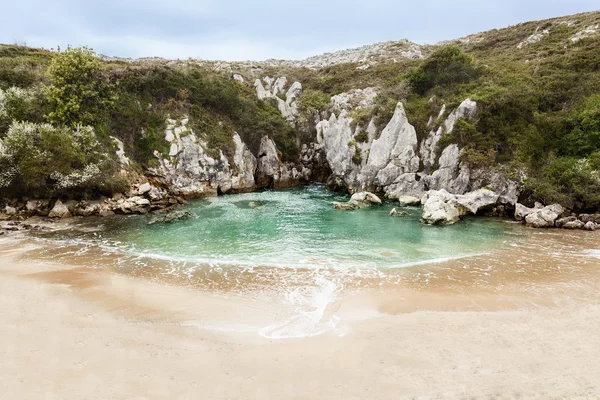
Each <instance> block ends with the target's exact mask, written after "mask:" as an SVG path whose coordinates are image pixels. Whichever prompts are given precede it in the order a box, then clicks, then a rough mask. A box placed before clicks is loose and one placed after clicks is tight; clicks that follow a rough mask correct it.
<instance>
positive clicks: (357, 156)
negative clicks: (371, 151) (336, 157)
mask: <svg viewBox="0 0 600 400" xmlns="http://www.w3.org/2000/svg"><path fill="white" fill-rule="evenodd" d="M353 146H354V154H353V155H352V162H353V163H354V164H356V165H361V164H362V161H363V158H362V150H361V148H360V147H358V144H356V143H354V144H353Z"/></svg>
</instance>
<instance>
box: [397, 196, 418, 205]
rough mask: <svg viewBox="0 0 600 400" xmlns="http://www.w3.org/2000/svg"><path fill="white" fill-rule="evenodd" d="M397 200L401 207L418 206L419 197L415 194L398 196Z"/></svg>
mask: <svg viewBox="0 0 600 400" xmlns="http://www.w3.org/2000/svg"><path fill="white" fill-rule="evenodd" d="M398 202H399V203H400V205H401V206H402V207H410V206H420V205H421V198H419V197H415V196H400V197H399V198H398Z"/></svg>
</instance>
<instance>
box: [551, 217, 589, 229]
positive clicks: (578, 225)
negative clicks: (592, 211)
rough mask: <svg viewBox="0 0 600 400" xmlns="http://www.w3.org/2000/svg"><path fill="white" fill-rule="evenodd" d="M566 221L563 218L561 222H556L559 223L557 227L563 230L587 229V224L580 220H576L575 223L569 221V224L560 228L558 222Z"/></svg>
mask: <svg viewBox="0 0 600 400" xmlns="http://www.w3.org/2000/svg"><path fill="white" fill-rule="evenodd" d="M564 219H565V218H561V219H560V220H558V221H556V222H557V224H556V226H557V227H559V228H560V227H562V228H563V229H583V228H584V227H585V223H583V222H581V221H580V220H578V219H575V220H574V221H569V222H567V223H565V224H563V225H562V226H558V225H559V224H558V222H559V221H562V220H564Z"/></svg>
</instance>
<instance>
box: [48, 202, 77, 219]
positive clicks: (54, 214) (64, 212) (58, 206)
mask: <svg viewBox="0 0 600 400" xmlns="http://www.w3.org/2000/svg"><path fill="white" fill-rule="evenodd" d="M48 217H50V218H71V217H72V215H71V212H70V211H69V209H68V208H67V206H66V205H64V204H63V203H62V202H61V201H60V200H56V203H54V207H52V210H50V213H49V214H48Z"/></svg>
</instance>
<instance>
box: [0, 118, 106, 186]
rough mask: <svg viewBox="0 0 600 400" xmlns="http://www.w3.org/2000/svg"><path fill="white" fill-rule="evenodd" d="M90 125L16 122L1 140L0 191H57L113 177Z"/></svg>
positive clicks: (97, 184)
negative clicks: (70, 125)
mask: <svg viewBox="0 0 600 400" xmlns="http://www.w3.org/2000/svg"><path fill="white" fill-rule="evenodd" d="M110 161H111V160H110V159H109V158H108V156H107V155H106V154H104V153H102V152H101V147H100V143H99V142H98V140H97V139H96V135H95V133H94V130H93V129H92V128H91V127H81V126H77V127H75V128H73V129H71V128H66V127H55V126H52V125H49V124H36V123H31V122H18V121H15V122H13V123H12V125H11V126H10V128H9V130H8V132H7V134H6V136H5V137H4V138H2V139H0V171H1V172H0V190H1V189H3V188H13V189H22V190H23V191H26V192H27V193H31V192H34V193H37V194H47V192H51V193H60V192H63V191H65V190H69V189H78V190H79V191H82V190H86V189H94V188H97V187H99V186H100V185H102V182H103V181H104V180H105V179H107V178H109V177H111V176H112V173H111V172H112V168H110Z"/></svg>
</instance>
